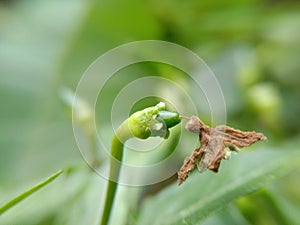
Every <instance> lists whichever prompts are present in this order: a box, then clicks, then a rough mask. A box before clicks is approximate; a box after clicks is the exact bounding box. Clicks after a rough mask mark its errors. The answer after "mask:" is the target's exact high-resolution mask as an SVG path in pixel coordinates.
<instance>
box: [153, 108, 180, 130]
mask: <svg viewBox="0 0 300 225" xmlns="http://www.w3.org/2000/svg"><path fill="white" fill-rule="evenodd" d="M157 119H162V120H163V121H164V123H165V124H166V126H167V128H171V127H174V126H175V125H177V124H178V123H180V121H181V119H180V117H179V113H177V112H170V111H165V110H161V111H159V112H158V115H157Z"/></svg>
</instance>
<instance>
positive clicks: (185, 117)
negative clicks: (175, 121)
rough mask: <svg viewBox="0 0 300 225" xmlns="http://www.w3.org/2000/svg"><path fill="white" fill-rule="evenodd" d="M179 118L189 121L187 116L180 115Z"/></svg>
mask: <svg viewBox="0 0 300 225" xmlns="http://www.w3.org/2000/svg"><path fill="white" fill-rule="evenodd" d="M179 117H180V118H181V119H186V120H191V118H189V117H187V116H182V115H180V116H179Z"/></svg>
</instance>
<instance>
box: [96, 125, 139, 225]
mask: <svg viewBox="0 0 300 225" xmlns="http://www.w3.org/2000/svg"><path fill="white" fill-rule="evenodd" d="M131 137H133V135H132V134H131V132H130V130H129V128H128V120H125V121H124V122H123V123H122V124H121V126H120V127H119V128H118V129H117V130H116V133H115V135H114V137H113V139H112V145H111V158H110V172H109V181H108V186H107V190H106V197H105V203H104V210H103V213H102V218H101V222H100V224H101V225H107V224H108V221H109V217H110V214H111V210H112V207H113V202H114V199H115V196H116V190H117V187H118V182H116V181H117V180H118V178H119V174H120V169H121V162H122V158H123V147H124V144H123V143H125V141H126V140H128V139H130V138H131ZM115 160H118V161H119V162H120V163H118V164H115V163H114V161H115Z"/></svg>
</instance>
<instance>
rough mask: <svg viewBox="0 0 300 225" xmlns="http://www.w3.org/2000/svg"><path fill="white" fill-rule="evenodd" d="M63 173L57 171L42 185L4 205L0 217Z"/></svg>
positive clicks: (0, 209) (1, 207)
mask: <svg viewBox="0 0 300 225" xmlns="http://www.w3.org/2000/svg"><path fill="white" fill-rule="evenodd" d="M62 173H63V171H62V170H59V171H57V172H56V173H55V174H53V175H51V176H50V177H48V178H47V179H46V180H44V181H42V182H41V183H39V184H37V185H35V186H34V187H32V188H30V189H28V190H27V191H25V192H23V193H22V194H20V195H18V196H16V197H15V198H13V199H11V200H10V201H8V202H6V203H5V204H3V205H2V206H0V215H1V214H2V213H4V212H5V211H7V210H8V209H10V208H11V207H13V206H15V205H16V204H18V203H19V202H21V201H22V200H24V199H25V198H27V197H28V196H30V195H31V194H33V193H35V192H36V191H38V190H39V189H41V188H42V187H44V186H46V185H47V184H49V183H50V182H51V181H53V180H55V179H56V178H57V177H58V176H59V175H60V174H62Z"/></svg>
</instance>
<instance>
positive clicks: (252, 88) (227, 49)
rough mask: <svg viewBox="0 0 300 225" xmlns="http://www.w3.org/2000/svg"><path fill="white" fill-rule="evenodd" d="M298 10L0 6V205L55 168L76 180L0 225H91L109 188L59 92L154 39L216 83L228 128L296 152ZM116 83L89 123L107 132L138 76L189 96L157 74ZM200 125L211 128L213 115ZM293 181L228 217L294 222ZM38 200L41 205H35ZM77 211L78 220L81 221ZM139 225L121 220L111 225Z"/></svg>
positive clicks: (288, 5)
mask: <svg viewBox="0 0 300 225" xmlns="http://www.w3.org/2000/svg"><path fill="white" fill-rule="evenodd" d="M299 10H300V3H299V2H298V1H292V0H288V1H283V0H273V1H272V0H269V1H263V0H246V1H238V0H230V1H225V2H222V1H217V0H212V1H209V0H205V1H169V0H167V1H158V0H149V1H137V0H132V1H92V0H89V1H85V0H72V1H70V0H52V1H50V0H41V1H38V0H26V1H17V0H16V1H0V104H1V105H0V203H3V202H5V201H7V200H9V199H10V198H11V197H12V196H14V195H16V194H17V193H20V192H22V191H23V190H25V189H26V188H28V187H30V186H31V185H33V184H34V183H36V182H38V181H39V180H41V178H43V177H46V176H48V175H49V174H51V173H53V172H55V171H57V170H58V169H59V168H68V171H71V172H72V171H73V170H75V171H76V173H75V172H74V173H71V172H70V175H69V177H67V178H65V179H64V180H63V179H61V180H60V181H58V182H57V184H55V183H53V184H51V187H50V186H49V187H47V188H46V189H47V190H45V192H44V193H42V192H40V193H37V195H36V196H33V197H32V199H33V200H32V201H33V202H34V203H31V199H28V200H26V201H25V202H23V203H21V204H22V206H17V207H16V209H13V210H11V211H10V212H8V213H7V214H5V215H3V218H4V217H5V221H6V222H5V223H7V221H10V222H12V221H17V223H18V222H19V221H23V222H24V223H22V224H94V223H95V221H96V219H97V216H98V214H99V210H100V208H101V202H100V200H99V201H98V199H100V194H99V192H101V190H102V192H103V190H104V186H105V181H104V180H101V179H100V178H99V177H97V175H95V174H91V173H89V171H88V169H87V166H86V164H85V162H84V161H83V159H82V157H81V155H80V152H79V151H78V150H77V146H76V143H75V140H74V136H73V132H72V124H71V118H70V115H69V114H68V113H67V110H66V107H65V106H64V104H63V103H62V101H61V99H60V97H59V91H60V90H61V88H69V89H71V90H73V91H74V90H75V88H76V86H77V83H78V82H79V79H80V77H81V76H82V74H83V73H84V71H85V70H86V69H87V68H88V66H89V65H90V64H91V63H92V62H93V61H94V60H95V59H96V58H97V57H98V56H100V55H101V54H103V53H105V52H106V51H108V50H110V49H112V48H114V47H117V46H118V45H121V44H124V43H128V42H132V41H138V40H148V39H157V40H165V41H170V42H174V43H177V44H180V45H182V46H185V47H187V48H189V49H191V50H193V51H194V52H196V53H197V54H198V55H199V56H200V57H201V58H202V59H203V60H205V62H206V63H207V64H208V65H209V67H210V68H211V69H212V70H213V72H214V73H215V75H216V76H217V78H218V81H219V83H220V86H221V88H222V90H223V93H224V97H225V101H226V107H227V108H226V110H227V123H228V124H229V125H231V126H233V127H236V128H239V129H241V130H257V131H260V132H263V133H264V134H266V136H268V138H269V143H268V145H269V146H271V147H272V146H275V147H278V146H281V145H284V146H291V147H293V148H300V143H299V141H298V139H299V137H300V119H299V115H300V104H299V99H300V57H299V52H300V29H299V28H300V14H299ZM123 73H124V74H126V75H127V76H122V77H123V78H120V77H118V76H117V75H116V77H113V78H112V79H111V80H110V81H109V85H107V87H105V89H104V90H103V93H101V96H100V97H101V99H103V103H102V104H101V105H106V106H107V107H106V108H101V109H97V112H99V111H101V112H102V113H103V115H104V117H103V121H100V122H103V123H104V124H105V123H109V122H110V121H109V120H110V117H109V115H110V111H111V107H112V102H113V99H114V97H115V96H116V95H117V94H118V92H119V91H120V90H121V89H122V87H123V86H124V85H126V83H128V82H129V81H132V80H134V79H136V78H139V77H140V76H147V74H156V75H157V76H162V77H166V78H170V77H173V79H174V77H175V79H178V83H179V84H180V85H185V87H184V88H187V89H188V88H189V85H188V82H187V81H186V80H185V79H187V78H186V76H184V74H181V72H180V71H178V70H176V69H175V68H172V67H170V66H166V65H162V64H158V63H156V64H155V63H154V64H151V63H145V65H137V66H136V67H132V68H131V67H128V68H126V69H124V71H123ZM173 74H174V76H173ZM176 74H177V75H176ZM136 91H137V92H142V91H143V89H142V87H141V89H140V90H136ZM190 92H191V93H193V90H192V88H191V90H190ZM145 104H146V103H145ZM182 104H184V102H183V103H182ZM198 107H199V110H200V111H201V106H198ZM200 117H202V119H203V120H204V121H209V119H210V118H209V113H204V114H203V115H200ZM107 132H108V133H107V136H109V135H110V134H111V131H107ZM182 145H183V146H188V149H193V148H194V146H193V145H191V144H190V143H185V144H182ZM260 146H262V145H260ZM188 149H187V154H188V152H189V150H188ZM284 150H285V149H282V151H284ZM178 163H179V164H180V162H179V161H178ZM83 168H84V169H83ZM299 175H300V173H299V172H297V171H295V172H294V173H293V174H291V175H289V176H288V177H286V178H284V180H279V181H276V182H275V183H274V184H272V185H270V186H268V187H266V189H265V190H262V191H260V192H257V193H255V194H252V195H250V196H246V197H243V198H241V199H238V200H237V202H236V204H235V206H234V207H236V206H237V209H236V208H234V212H235V213H237V214H239V216H241V217H243V218H244V221H245V223H246V222H247V223H248V224H289V222H287V221H291V220H292V221H296V220H293V219H291V220H289V219H287V218H294V219H295V218H297V217H296V215H298V214H297V213H298V212H299V210H300V193H299V191H298V189H299V188H298V187H299ZM65 176H67V175H65ZM54 186H56V187H54ZM98 186H101V188H97V187H98ZM58 187H59V188H58ZM58 190H61V193H60V194H57V191H58ZM139 191H141V190H139ZM132 192H134V190H132ZM278 193H280V194H278ZM95 196H96V197H95ZM97 196H98V197H99V198H97ZM133 196H135V195H133ZM274 196H276V197H274ZM278 196H279V197H278ZM120 198H121V197H120ZM78 199H80V200H78ZM95 199H96V200H95ZM41 201H43V202H45V203H47V204H44V203H42V205H43V206H41V207H40V206H37V205H36V202H41ZM78 202H80V204H81V205H80V206H77V207H74V204H78ZM87 207H88V209H89V210H88V212H87V211H85V209H86V208H87ZM120 207H121V208H122V207H123V208H128V207H129V208H130V207H131V206H128V207H127V206H126V205H121V206H120ZM91 208H92V209H93V210H91ZM37 209H38V211H36V210H37ZM228 210H230V207H229V208H228ZM125 211H126V210H125ZM133 211H134V210H133ZM284 211H288V213H284ZM79 212H81V213H82V214H84V215H85V216H81V217H80V219H78V218H77V217H78V216H77V217H76V215H78V213H79ZM122 212H124V211H122ZM34 213H35V214H38V215H37V216H35V217H34V218H33V216H32V215H34ZM225 213H226V211H225ZM221 214H222V212H221ZM274 215H276V216H274ZM135 216H136V215H131V216H129V218H128V216H127V215H123V214H121V215H120V218H119V221H116V224H117V223H119V224H126V223H125V222H124V221H126V220H128V221H131V220H134V217H135ZM17 217H18V219H16V218H17ZM131 217H133V218H131ZM3 221H4V220H3ZM211 221H212V224H213V221H216V220H211ZM223 222H224V221H223ZM5 223H3V224H5ZM17 223H16V224H17ZM128 223H130V222H128ZM207 223H208V224H209V220H208V222H207ZM229 223H230V220H229ZM0 224H2V222H1V216H0ZM215 224H216V223H215ZM219 224H222V223H219ZM223 224H226V222H224V223H223Z"/></svg>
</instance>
